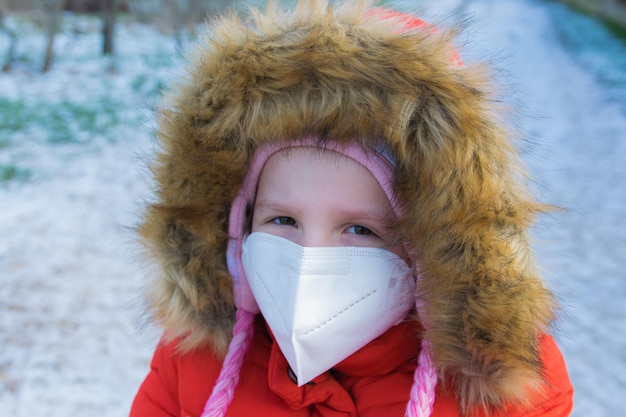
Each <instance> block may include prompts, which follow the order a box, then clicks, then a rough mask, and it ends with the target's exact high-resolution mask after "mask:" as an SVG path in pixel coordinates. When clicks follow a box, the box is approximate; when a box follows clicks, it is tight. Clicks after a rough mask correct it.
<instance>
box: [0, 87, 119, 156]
mask: <svg viewBox="0 0 626 417" xmlns="http://www.w3.org/2000/svg"><path fill="white" fill-rule="evenodd" d="M120 108H121V106H120V105H119V104H118V103H116V102H114V101H112V100H110V99H106V98H104V99H100V100H99V101H97V102H91V103H88V104H84V103H80V104H79V103H73V102H70V101H66V100H64V101H61V102H58V103H46V102H37V103H34V104H26V103H25V102H23V101H19V100H8V99H5V98H0V147H6V146H9V145H10V144H11V139H10V138H11V135H12V133H15V132H18V131H20V132H29V131H30V132H35V133H36V134H33V135H30V137H31V138H32V139H33V140H38V141H43V142H48V143H52V144H56V143H84V142H89V141H90V139H89V138H93V137H95V136H97V135H105V136H106V135H107V133H108V132H109V131H111V130H112V128H114V127H115V126H117V125H118V124H119V123H120V116H119V115H118V109H120ZM22 137H23V136H22ZM5 138H8V139H5ZM13 145H15V144H13Z"/></svg>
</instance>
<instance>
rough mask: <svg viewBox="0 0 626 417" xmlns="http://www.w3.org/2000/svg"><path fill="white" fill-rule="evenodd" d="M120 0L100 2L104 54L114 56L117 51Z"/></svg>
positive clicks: (103, 0)
mask: <svg viewBox="0 0 626 417" xmlns="http://www.w3.org/2000/svg"><path fill="white" fill-rule="evenodd" d="M117 6H118V0H100V13H101V14H102V53H103V54H104V55H113V53H114V50H115V43H114V40H115V38H114V34H115V19H116V16H117Z"/></svg>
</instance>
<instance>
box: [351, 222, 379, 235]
mask: <svg viewBox="0 0 626 417" xmlns="http://www.w3.org/2000/svg"><path fill="white" fill-rule="evenodd" d="M346 231H347V232H348V233H354V234H355V235H366V236H375V235H376V234H375V233H374V232H372V230H371V229H368V228H367V227H365V226H360V225H358V224H355V225H354V226H350V227H348V228H347V229H346Z"/></svg>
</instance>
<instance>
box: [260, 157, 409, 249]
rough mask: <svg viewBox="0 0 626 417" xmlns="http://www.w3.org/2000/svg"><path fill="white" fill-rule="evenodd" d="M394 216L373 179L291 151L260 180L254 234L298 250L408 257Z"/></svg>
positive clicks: (345, 161)
mask: <svg viewBox="0 0 626 417" xmlns="http://www.w3.org/2000/svg"><path fill="white" fill-rule="evenodd" d="M395 220H396V217H395V214H394V212H393V209H392V207H391V205H390V204H389V201H388V200H387V197H386V196H385V193H384V192H383V190H382V188H381V187H380V185H379V184H378V182H377V181H376V179H375V178H374V176H373V175H372V174H371V173H370V172H369V171H368V170H367V169H366V168H365V167H363V166H362V165H361V164H359V163H358V162H356V161H354V160H352V159H350V158H347V157H345V156H343V155H341V154H339V153H336V152H333V151H329V150H319V149H313V148H306V147H303V148H291V149H288V150H282V151H279V152H277V153H275V154H274V155H272V156H271V157H270V158H269V159H268V160H267V163H266V164H265V167H264V168H263V170H262V172H261V176H260V178H259V185H258V189H257V195H256V201H255V205H254V213H253V216H252V232H264V233H269V234H272V235H276V236H280V237H283V238H286V239H289V240H291V241H292V242H294V243H297V244H298V245H301V246H308V247H314V246H359V247H376V248H385V249H387V250H390V251H391V252H394V253H396V254H397V255H399V256H401V257H406V252H405V251H404V247H403V246H402V244H399V243H398V242H397V238H396V236H397V233H396V232H394V230H395V229H394V227H393V225H394V224H395Z"/></svg>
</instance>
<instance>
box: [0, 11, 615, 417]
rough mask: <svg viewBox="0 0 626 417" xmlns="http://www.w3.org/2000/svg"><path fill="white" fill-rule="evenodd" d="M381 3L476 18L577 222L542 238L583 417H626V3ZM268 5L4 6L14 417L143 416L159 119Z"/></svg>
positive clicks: (467, 20) (6, 249)
mask: <svg viewBox="0 0 626 417" xmlns="http://www.w3.org/2000/svg"><path fill="white" fill-rule="evenodd" d="M285 3H287V2H285ZM291 3H293V1H292V2H291ZM379 4H381V5H387V6H389V7H393V8H396V9H399V10H403V11H408V12H412V13H417V14H419V15H421V16H423V17H425V19H426V20H428V21H430V22H433V23H435V24H441V25H444V26H447V25H455V24H461V25H462V26H463V27H464V28H465V30H464V31H463V32H462V33H461V34H460V36H459V40H458V48H459V50H460V53H461V56H462V58H463V60H464V61H465V62H472V61H475V60H484V59H487V60H489V61H490V62H492V64H493V66H494V69H495V70H496V71H495V75H496V77H497V78H498V81H499V82H500V83H501V85H502V86H503V90H502V91H501V92H500V99H502V100H504V101H505V102H506V103H507V104H508V105H510V107H512V108H513V109H514V110H515V111H516V114H517V117H516V119H515V121H516V123H517V125H518V127H519V129H520V131H521V132H522V134H523V141H521V142H520V144H519V146H520V148H521V151H522V153H523V155H524V158H525V162H526V163H527V165H528V168H529V172H530V174H531V176H532V178H533V183H532V187H533V188H534V190H535V192H536V193H537V194H538V196H539V198H540V199H541V200H543V201H545V202H548V203H551V204H555V205H559V206H561V207H564V208H565V209H567V210H566V211H565V212H563V213H556V214H552V215H550V216H546V217H545V218H542V219H541V220H540V221H539V223H538V225H537V227H536V228H535V229H533V239H534V243H535V252H536V255H537V257H538V259H539V261H540V264H541V266H542V268H543V273H544V275H545V276H546V279H548V280H549V282H550V284H551V286H552V288H554V290H555V292H556V293H557V295H558V296H559V299H560V300H561V303H562V311H561V314H560V320H559V322H558V323H557V324H556V325H555V329H554V332H555V334H556V336H557V339H558V341H559V343H560V345H561V347H562V350H563V353H564V355H565V357H566V360H567V363H568V367H569V370H570V373H571V377H572V380H573V382H574V385H575V388H576V397H575V409H574V413H573V415H574V416H576V417H582V416H585V417H595V416H598V417H600V416H620V415H624V411H623V410H624V404H623V400H622V398H623V396H624V393H626V325H625V324H624V323H625V321H626V303H625V302H624V299H625V298H626V272H625V271H626V269H625V268H624V265H623V263H624V262H625V261H626V238H625V237H624V231H625V230H626V221H625V215H626V185H625V181H626V1H624V0H567V1H566V0H563V1H556V0H554V1H549V0H507V1H501V0H499V1H498V0H437V1H435V0H431V1H426V0H424V1H420V0H397V1H393V0H389V1H382V2H379ZM249 5H253V6H257V7H261V8H263V7H264V2H263V1H252V0H248V1H243V0H242V1H239V0H0V70H1V71H0V416H13V417H21V416H24V417H26V416H31V415H34V414H37V415H39V414H45V415H46V416H48V417H66V416H70V415H87V416H90V415H98V416H103V417H114V416H124V415H127V413H128V410H129V407H130V404H131V402H132V399H133V397H134V394H135V392H136V390H137V388H138V386H139V384H140V383H141V381H142V379H143V377H144V376H145V374H146V373H147V371H148V365H149V360H150V355H151V353H152V350H153V348H154V345H155V343H156V341H157V339H158V337H159V330H158V329H155V328H154V327H153V326H151V325H150V324H149V322H148V320H147V319H146V317H145V315H144V312H143V299H142V293H143V290H144V286H145V285H146V283H147V281H148V280H149V277H150V274H151V270H150V266H149V265H146V264H145V262H144V261H143V260H142V259H141V247H140V245H139V243H138V242H137V239H136V236H135V233H134V230H133V228H134V227H135V225H136V224H137V223H138V221H139V218H140V216H141V211H142V207H143V206H144V205H145V203H146V201H149V200H150V198H151V192H152V188H151V182H150V176H149V172H148V170H147V167H146V164H147V162H148V161H149V160H150V158H151V155H152V153H153V152H154V146H155V140H154V135H153V130H154V119H153V111H154V107H155V105H156V104H157V103H158V100H159V97H160V95H161V93H162V91H163V89H164V88H165V87H166V86H167V85H169V83H170V81H171V80H172V79H174V78H176V77H177V76H178V75H180V73H181V66H182V63H183V57H182V56H183V55H182V53H183V51H184V50H185V49H186V47H187V46H188V45H189V42H190V41H193V40H194V39H195V38H196V37H197V36H198V34H199V33H200V32H201V30H202V29H201V26H200V25H201V24H202V22H203V21H204V19H205V17H206V16H207V15H211V14H216V13H220V12H223V11H226V10H229V11H230V10H232V11H234V12H237V13H239V12H242V11H244V10H246V8H247V7H248V6H249Z"/></svg>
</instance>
